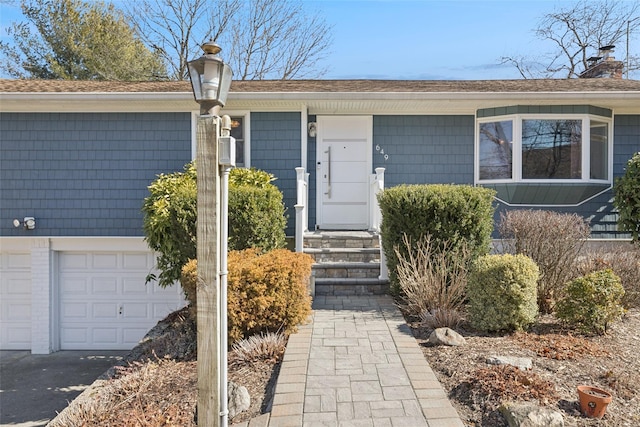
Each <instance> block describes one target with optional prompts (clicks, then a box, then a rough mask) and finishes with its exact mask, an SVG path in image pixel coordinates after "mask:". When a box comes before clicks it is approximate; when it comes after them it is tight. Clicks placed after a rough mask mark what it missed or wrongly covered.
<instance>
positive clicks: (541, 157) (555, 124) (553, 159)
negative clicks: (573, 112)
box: [522, 119, 582, 179]
mask: <svg viewBox="0 0 640 427" xmlns="http://www.w3.org/2000/svg"><path fill="white" fill-rule="evenodd" d="M581 148H582V120H562V119H560V120H545V119H542V120H541V119H533V120H530V119H527V120H522V178H523V179H580V177H581V158H582V156H581V155H580V151H581Z"/></svg>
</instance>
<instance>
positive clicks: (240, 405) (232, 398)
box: [227, 381, 251, 419]
mask: <svg viewBox="0 0 640 427" xmlns="http://www.w3.org/2000/svg"><path fill="white" fill-rule="evenodd" d="M227 401H228V409H229V419H231V418H233V417H235V416H236V415H238V414H239V413H240V412H243V411H246V410H247V409H249V406H250V405H251V396H249V392H248V391H247V388H246V387H243V386H241V385H237V384H236V383H234V382H233V381H229V386H228V395H227Z"/></svg>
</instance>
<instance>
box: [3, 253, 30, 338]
mask: <svg viewBox="0 0 640 427" xmlns="http://www.w3.org/2000/svg"><path fill="white" fill-rule="evenodd" d="M0 349H2V350H29V349H31V255H30V254H29V253H23V252H2V253H0Z"/></svg>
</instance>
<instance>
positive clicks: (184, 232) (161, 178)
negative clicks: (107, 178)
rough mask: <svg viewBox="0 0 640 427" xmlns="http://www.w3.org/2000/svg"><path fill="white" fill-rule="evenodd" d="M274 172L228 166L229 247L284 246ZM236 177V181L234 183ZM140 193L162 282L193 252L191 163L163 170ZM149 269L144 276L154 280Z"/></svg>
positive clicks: (194, 186) (194, 201) (194, 212)
mask: <svg viewBox="0 0 640 427" xmlns="http://www.w3.org/2000/svg"><path fill="white" fill-rule="evenodd" d="M273 180H274V178H273V175H271V174H269V173H267V172H264V171H259V170H256V169H251V170H245V169H232V170H231V172H230V175H229V182H230V185H229V248H230V249H245V248H249V247H258V248H260V249H262V250H263V251H268V250H271V249H275V248H281V247H284V246H285V231H284V230H285V227H286V218H285V216H284V205H283V203H282V193H281V192H280V191H279V190H278V189H277V187H275V186H274V185H273V184H271V183H270V182H271V181H273ZM234 183H235V184H234ZM149 193H150V195H149V196H147V197H146V198H145V199H144V203H143V206H142V212H143V214H144V222H143V230H144V234H145V240H146V242H147V244H148V245H149V247H150V248H151V249H152V250H154V251H155V252H157V253H158V258H157V267H158V269H159V270H160V274H159V276H158V277H157V279H158V283H159V285H160V286H163V287H165V286H170V285H172V284H173V283H174V282H175V281H176V280H178V279H179V278H180V272H181V269H182V267H183V266H184V265H185V264H186V263H187V261H189V260H190V259H194V258H195V257H196V235H197V226H196V222H197V214H198V212H197V200H198V194H197V177H196V167H195V164H194V163H193V162H192V163H188V164H187V165H185V167H184V171H183V172H176V173H172V174H161V175H158V178H157V179H156V180H155V181H154V182H152V183H151V185H150V186H149ZM155 279H156V277H155V276H154V275H149V276H148V277H147V281H149V280H155Z"/></svg>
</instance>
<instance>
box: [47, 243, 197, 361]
mask: <svg viewBox="0 0 640 427" xmlns="http://www.w3.org/2000/svg"><path fill="white" fill-rule="evenodd" d="M58 265H59V269H58V272H59V289H60V347H61V349H62V350H98V349H99V350H128V349H131V348H133V347H135V345H136V344H137V343H138V342H139V341H140V339H142V338H143V337H144V335H145V334H146V333H147V332H148V331H149V329H151V328H152V327H153V326H154V325H155V324H156V323H157V322H158V321H159V320H161V319H163V318H164V317H165V316H166V315H167V314H169V313H171V312H172V311H175V310H176V309H178V308H180V307H182V306H184V301H183V298H182V295H181V290H180V287H179V286H172V287H170V288H166V289H162V288H160V287H158V286H157V285H155V284H153V283H149V284H145V278H146V276H147V275H148V274H149V273H150V272H151V271H152V268H153V265H154V259H153V256H152V255H151V254H149V253H136V252H132V253H121V252H92V253H84V252H83V253H80V252H77V253H76V252H61V253H60V255H59V264H58Z"/></svg>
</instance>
